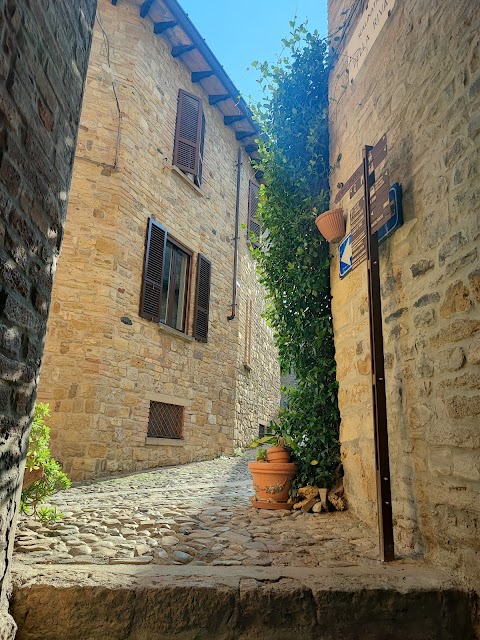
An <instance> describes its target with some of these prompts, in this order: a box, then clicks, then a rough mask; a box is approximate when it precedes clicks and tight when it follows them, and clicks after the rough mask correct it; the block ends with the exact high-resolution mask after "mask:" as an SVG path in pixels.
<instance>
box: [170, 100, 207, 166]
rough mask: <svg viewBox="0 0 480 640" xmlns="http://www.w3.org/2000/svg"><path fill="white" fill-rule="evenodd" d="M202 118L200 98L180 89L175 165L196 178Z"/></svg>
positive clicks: (174, 151) (174, 152)
mask: <svg viewBox="0 0 480 640" xmlns="http://www.w3.org/2000/svg"><path fill="white" fill-rule="evenodd" d="M202 117H203V107H202V101H201V100H200V98H197V96H194V95H193V94H191V93H188V92H187V91H184V90H183V89H180V91H179V92H178V108H177V126H176V130H175V146H174V149H173V164H174V165H176V166H177V167H178V168H179V169H181V170H182V171H185V172H186V173H192V174H193V175H194V176H198V166H199V158H200V142H201V133H202Z"/></svg>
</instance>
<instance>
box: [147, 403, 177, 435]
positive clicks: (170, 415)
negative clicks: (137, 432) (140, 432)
mask: <svg viewBox="0 0 480 640" xmlns="http://www.w3.org/2000/svg"><path fill="white" fill-rule="evenodd" d="M147 437H148V438H175V439H177V440H181V439H182V438H183V407H179V406H178V405H176V404H166V403H165V402H153V401H152V402H150V412H149V414H148V431H147Z"/></svg>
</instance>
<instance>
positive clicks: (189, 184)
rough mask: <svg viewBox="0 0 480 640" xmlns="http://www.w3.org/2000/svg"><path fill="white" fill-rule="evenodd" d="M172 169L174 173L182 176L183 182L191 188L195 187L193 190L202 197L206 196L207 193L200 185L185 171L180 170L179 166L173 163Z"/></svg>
mask: <svg viewBox="0 0 480 640" xmlns="http://www.w3.org/2000/svg"><path fill="white" fill-rule="evenodd" d="M171 171H172V173H173V174H175V175H176V176H178V177H179V178H181V179H182V180H183V182H184V183H185V184H187V185H188V186H189V187H190V189H193V191H195V193H196V194H197V195H199V196H201V197H202V198H204V197H205V194H204V193H203V192H202V190H201V189H200V187H197V185H196V184H195V183H194V182H192V181H191V180H190V178H189V177H188V176H187V175H186V174H185V173H183V171H180V169H179V168H178V167H176V166H175V165H172V168H171Z"/></svg>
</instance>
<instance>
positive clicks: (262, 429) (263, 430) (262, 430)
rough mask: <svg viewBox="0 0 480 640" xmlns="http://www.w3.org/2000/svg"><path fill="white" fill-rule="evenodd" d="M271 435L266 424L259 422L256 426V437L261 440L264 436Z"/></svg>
mask: <svg viewBox="0 0 480 640" xmlns="http://www.w3.org/2000/svg"><path fill="white" fill-rule="evenodd" d="M271 433H272V432H271V431H270V428H269V426H268V424H264V423H262V422H260V424H259V425H258V437H259V438H263V437H264V436H269V435H271Z"/></svg>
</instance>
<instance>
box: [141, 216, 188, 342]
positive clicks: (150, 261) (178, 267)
mask: <svg viewBox="0 0 480 640" xmlns="http://www.w3.org/2000/svg"><path fill="white" fill-rule="evenodd" d="M191 256H192V252H191V251H190V250H189V249H187V248H186V247H184V246H183V245H182V244H180V243H179V242H177V241H176V240H174V239H173V238H171V237H170V236H168V233H167V230H166V229H165V228H164V227H162V225H160V224H158V222H155V220H152V219H150V220H149V221H148V231H147V247H146V251H145V266H144V271H143V283H142V295H141V299H140V315H141V317H142V318H146V319H147V320H153V321H154V322H159V323H162V324H166V325H168V326H169V327H172V328H173V329H177V330H178V331H182V332H185V331H186V325H187V311H188V293H189V282H190V262H191Z"/></svg>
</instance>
